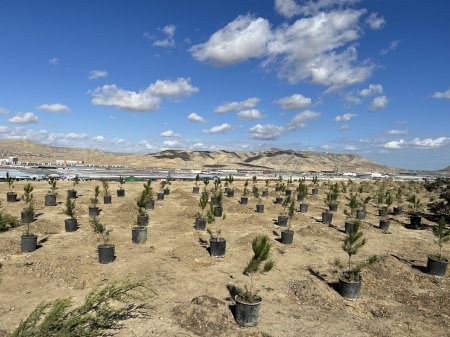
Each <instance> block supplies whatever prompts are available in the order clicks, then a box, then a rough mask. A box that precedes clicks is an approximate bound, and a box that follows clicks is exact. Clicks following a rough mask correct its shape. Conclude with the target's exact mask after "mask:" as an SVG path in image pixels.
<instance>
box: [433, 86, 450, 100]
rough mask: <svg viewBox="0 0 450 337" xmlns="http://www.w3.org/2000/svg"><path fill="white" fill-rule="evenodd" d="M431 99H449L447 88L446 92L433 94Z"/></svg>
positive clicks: (449, 90)
mask: <svg viewBox="0 0 450 337" xmlns="http://www.w3.org/2000/svg"><path fill="white" fill-rule="evenodd" d="M433 98H446V99H450V88H448V90H447V91H444V92H440V91H437V92H435V93H434V94H433Z"/></svg>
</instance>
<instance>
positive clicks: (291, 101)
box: [276, 94, 311, 110]
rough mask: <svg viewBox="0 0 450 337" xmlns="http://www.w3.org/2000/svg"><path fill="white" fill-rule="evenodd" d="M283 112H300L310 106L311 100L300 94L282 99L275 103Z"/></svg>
mask: <svg viewBox="0 0 450 337" xmlns="http://www.w3.org/2000/svg"><path fill="white" fill-rule="evenodd" d="M276 103H278V104H279V105H280V106H281V107H282V108H283V109H284V110H300V109H303V108H305V107H307V106H308V105H310V104H311V98H308V97H305V96H303V95H301V94H294V95H292V96H288V97H283V98H281V99H279V100H278V101H276Z"/></svg>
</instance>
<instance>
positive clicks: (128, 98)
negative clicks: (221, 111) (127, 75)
mask: <svg viewBox="0 0 450 337" xmlns="http://www.w3.org/2000/svg"><path fill="white" fill-rule="evenodd" d="M198 91H199V89H198V88H197V87H194V86H192V85H191V84H190V79H189V78H188V79H185V78H182V77H181V78H178V79H177V80H176V81H170V80H157V81H156V82H155V83H153V84H150V85H149V86H148V87H147V88H146V89H145V90H141V91H139V92H135V91H129V90H124V89H121V88H118V87H117V86H116V85H115V84H110V85H104V86H103V87H99V88H96V89H95V90H94V91H92V92H90V94H91V96H93V97H94V98H93V99H92V104H94V105H105V106H115V107H117V108H119V109H123V110H129V111H137V112H143V111H153V110H156V109H158V108H159V107H160V104H161V98H163V97H168V98H180V97H182V96H189V95H192V94H193V93H196V92H198Z"/></svg>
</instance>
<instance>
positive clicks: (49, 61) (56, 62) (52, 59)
mask: <svg viewBox="0 0 450 337" xmlns="http://www.w3.org/2000/svg"><path fill="white" fill-rule="evenodd" d="M58 63H59V58H57V57H54V58H51V59H50V60H48V64H51V65H53V66H56V65H57V64H58Z"/></svg>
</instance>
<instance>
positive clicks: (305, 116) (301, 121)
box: [288, 110, 320, 130]
mask: <svg viewBox="0 0 450 337" xmlns="http://www.w3.org/2000/svg"><path fill="white" fill-rule="evenodd" d="M319 117H320V112H315V111H311V110H305V111H303V112H300V113H298V114H296V115H295V116H294V118H292V119H291V122H290V123H289V125H288V129H289V130H294V129H298V128H304V127H305V126H306V122H308V121H311V120H314V119H317V118H319Z"/></svg>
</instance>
